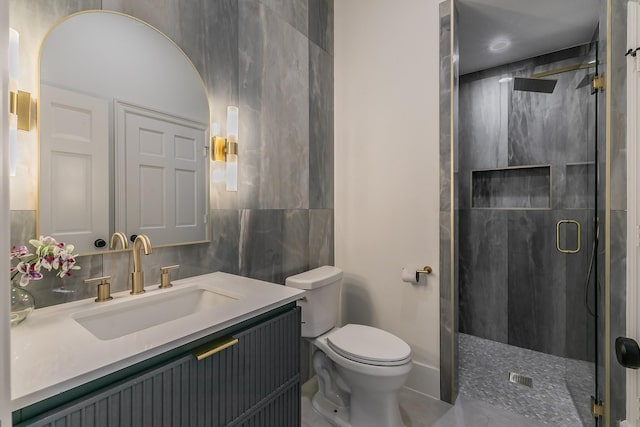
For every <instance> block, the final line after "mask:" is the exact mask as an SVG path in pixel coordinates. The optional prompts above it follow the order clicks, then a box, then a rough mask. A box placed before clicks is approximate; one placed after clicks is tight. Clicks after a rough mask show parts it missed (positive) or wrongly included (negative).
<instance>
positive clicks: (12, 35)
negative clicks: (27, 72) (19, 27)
mask: <svg viewBox="0 0 640 427" xmlns="http://www.w3.org/2000/svg"><path fill="white" fill-rule="evenodd" d="M19 69H20V34H18V32H17V31H16V30H14V29H13V28H9V80H15V82H16V84H17V81H18V76H19Z"/></svg>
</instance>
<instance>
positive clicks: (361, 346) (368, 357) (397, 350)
mask: <svg viewBox="0 0 640 427" xmlns="http://www.w3.org/2000/svg"><path fill="white" fill-rule="evenodd" d="M327 343H328V345H329V347H331V349H332V350H333V351H335V352H336V353H338V354H339V355H341V356H343V357H346V358H347V359H351V360H353V361H356V362H360V363H366V364H369V365H379V366H397V365H402V364H404V363H406V362H408V361H409V360H410V359H411V347H409V344H407V343H406V342H404V341H402V340H401V339H400V338H398V337H396V336H395V335H393V334H391V333H389V332H387V331H383V330H381V329H377V328H372V327H371V326H365V325H346V326H343V327H342V328H340V329H338V330H336V331H335V332H333V333H331V334H329V336H328V337H327Z"/></svg>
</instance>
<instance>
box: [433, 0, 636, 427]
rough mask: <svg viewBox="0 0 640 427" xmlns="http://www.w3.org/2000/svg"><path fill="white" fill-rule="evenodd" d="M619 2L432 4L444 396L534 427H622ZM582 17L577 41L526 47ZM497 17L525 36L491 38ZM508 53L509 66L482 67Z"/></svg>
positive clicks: (451, 0)
mask: <svg viewBox="0 0 640 427" xmlns="http://www.w3.org/2000/svg"><path fill="white" fill-rule="evenodd" d="M571 4H573V6H570V5H571ZM625 4H626V2H615V1H612V0H588V1H580V2H572V0H571V1H569V0H568V1H563V2H547V1H541V2H525V1H524V0H448V1H445V2H443V3H441V9H440V12H441V13H440V30H441V31H440V36H441V39H440V57H441V73H440V159H441V199H440V206H441V208H440V211H441V215H440V219H441V222H440V224H441V236H440V237H441V239H440V250H441V254H442V256H441V263H440V269H441V271H442V277H441V279H440V284H441V285H440V300H441V329H440V331H441V396H442V398H443V399H444V400H447V401H450V402H452V403H453V402H455V400H456V399H458V398H460V397H462V398H464V399H474V400H477V401H481V402H483V403H486V404H490V405H492V406H493V407H495V408H496V409H498V410H503V411H507V412H508V413H510V414H517V415H519V416H521V417H523V418H522V419H523V420H527V422H529V421H530V422H531V423H534V424H531V425H552V426H556V427H560V426H567V427H582V426H598V427H602V426H613V425H617V424H616V423H617V422H618V420H621V419H624V416H625V412H624V411H625V407H624V396H625V382H624V369H622V368H621V367H620V366H618V365H617V364H616V362H615V355H612V350H611V347H612V346H611V343H612V342H613V340H614V339H615V337H616V336H618V335H623V334H624V331H625V329H624V310H625V293H624V289H625V282H624V265H625V262H624V260H625V252H624V251H625V228H624V224H625V221H626V212H625V211H624V205H625V203H626V200H625V198H624V196H620V197H618V196H617V194H618V193H621V194H624V192H623V191H618V190H617V189H622V190H624V186H625V181H624V180H625V172H624V170H623V169H622V168H623V166H622V165H624V163H623V161H624V160H625V159H626V157H625V156H626V153H625V139H624V138H625V131H624V123H625V122H624V117H625V115H624V113H625V110H624V100H625V99H624V96H625V95H624V79H625V75H624V74H623V72H622V71H620V70H624V64H625V58H624V56H623V55H624V52H625V49H624V44H623V43H624V34H625V29H626V23H625V22H626V21H624V17H625V8H626V6H625ZM541 5H542V6H541ZM545 5H546V6H545ZM565 6H566V10H564V11H563V10H562V9H561V8H562V7H565ZM577 6H580V8H576V7H577ZM549 7H558V8H560V9H555V10H556V12H554V13H551V12H549V10H547V9H548V8H549ZM580 16H581V17H583V18H585V19H584V21H583V22H582V24H581V25H582V27H583V35H582V40H581V41H580V42H576V40H575V39H571V40H570V39H569V38H567V39H566V40H564V39H563V37H564V34H569V33H570V32H567V33H562V34H560V32H559V33H557V36H555V37H552V38H551V39H554V40H553V42H554V43H555V44H554V45H553V47H549V48H546V47H545V46H544V45H542V44H541V41H540V40H539V39H538V38H535V36H537V35H539V33H540V32H544V31H549V32H552V31H553V29H552V27H553V26H552V25H550V26H547V24H550V23H553V22H558V23H562V25H563V26H562V27H560V28H568V26H570V25H572V24H575V23H576V21H578V20H579V19H580V18H579V17H580ZM534 20H537V21H536V22H538V25H537V26H533V27H532V26H531V25H530V24H531V22H530V21H534ZM504 22H507V23H508V25H507V27H509V31H511V34H513V35H516V36H518V37H520V36H522V35H523V34H529V35H531V37H534V38H533V39H531V40H529V39H526V38H524V37H520V38H519V39H517V40H516V41H513V40H510V39H509V38H508V37H498V38H489V37H488V36H487V34H489V33H491V36H492V37H493V36H495V35H496V34H497V35H499V33H500V31H499V30H500V25H501V24H502V23H504ZM461 27H464V28H462V29H461ZM469 28H471V31H469ZM486 28H490V29H491V30H492V31H488V32H487V33H485V32H484V29H486ZM465 30H466V38H465ZM509 31H505V33H508V32H509ZM567 37H569V36H568V35H567ZM548 39H549V38H547V40H548ZM465 43H470V44H471V45H472V46H473V48H471V49H470V48H469V45H467V46H466V49H465V45H464V44H465ZM529 44H532V45H536V46H533V47H535V49H529V48H530V47H532V46H529ZM484 45H487V46H486V47H483V46H484ZM509 49H511V51H517V52H518V54H520V56H517V55H516V56H515V57H512V58H510V60H503V61H501V62H499V61H497V60H496V61H494V62H493V63H491V64H490V65H487V66H482V67H480V66H477V64H480V63H483V61H484V62H486V63H487V64H489V63H490V62H491V61H490V59H492V58H490V57H491V56H493V55H495V56H496V57H499V56H500V55H502V53H503V52H506V51H507V50H509ZM536 49H537V53H535V54H530V55H528V56H527V55H526V54H525V52H531V51H534V50H536ZM618 51H619V52H620V55H618ZM465 55H467V56H465ZM470 57H473V60H474V61H476V65H475V68H473V69H471V70H470V69H469V67H465V58H470ZM485 60H486V61H485ZM605 85H606V86H607V87H606V88H604V89H603V86H605ZM594 414H595V416H594ZM523 425H529V424H526V423H525V424H523Z"/></svg>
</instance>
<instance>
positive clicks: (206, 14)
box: [10, 0, 334, 307]
mask: <svg viewBox="0 0 640 427" xmlns="http://www.w3.org/2000/svg"><path fill="white" fill-rule="evenodd" d="M10 8H11V26H12V27H18V28H22V30H21V42H22V43H26V44H29V43H32V44H33V48H32V49H30V50H31V51H35V52H37V51H38V46H39V43H40V41H41V39H42V37H43V35H44V33H45V32H46V31H47V30H48V28H50V27H51V26H52V25H53V24H54V23H56V22H57V21H58V20H59V19H61V18H63V17H64V16H66V15H68V14H70V13H73V12H76V11H79V10H85V9H100V8H103V9H110V10H116V11H120V12H123V13H126V14H129V15H132V16H135V17H137V18H139V19H142V20H144V21H146V22H148V23H149V24H151V25H153V26H155V27H156V28H158V29H159V30H160V31H162V32H163V33H165V34H166V35H168V36H169V37H170V38H171V39H173V40H174V41H175V42H176V43H177V44H178V46H180V47H181V48H182V49H183V50H184V51H185V53H186V54H187V55H188V56H189V58H190V59H191V61H192V62H193V63H194V65H195V66H196V68H197V69H198V71H199V72H200V74H201V76H202V78H203V80H204V82H205V85H206V89H207V92H208V94H209V97H210V102H211V105H212V108H213V115H214V117H225V115H226V106H227V105H239V107H240V135H241V140H240V141H239V142H240V143H239V159H240V160H239V161H240V163H239V168H238V169H239V179H238V182H239V191H238V192H237V193H228V192H226V191H225V190H224V188H223V187H222V186H219V185H213V186H212V189H211V200H210V206H211V215H210V217H211V229H212V230H213V231H212V241H211V243H210V244H200V245H188V246H177V247H172V248H156V249H154V251H153V253H152V254H151V255H149V256H145V257H144V258H143V267H144V271H145V273H146V274H145V281H146V282H147V283H157V282H158V281H159V267H160V266H162V265H169V264H176V263H178V264H180V265H181V268H180V269H179V270H178V271H177V272H175V274H174V277H176V278H182V277H188V276H192V275H195V274H202V273H207V272H212V271H218V270H221V271H226V272H229V273H235V274H241V275H244V276H248V277H253V278H258V279H263V280H267V281H271V282H275V283H284V279H285V278H286V277H287V276H289V275H292V274H296V273H299V272H301V271H304V270H306V269H308V268H311V267H316V266H320V265H324V264H332V263H333V260H334V255H333V1H332V0H214V1H205V0H186V1H185V0H163V1H161V2H140V1H134V0H103V1H102V2H100V1H97V2H96V1H93V2H78V1H74V0H55V1H52V2H41V1H36V0H12V1H11V2H10ZM27 60H29V61H31V62H32V63H33V67H34V70H35V67H36V64H37V58H28V59H27ZM35 216H36V215H35V212H33V211H27V212H25V211H12V212H11V220H12V243H14V244H21V243H25V242H26V241H27V240H28V238H32V237H33V236H35ZM78 262H79V264H80V265H81V266H82V269H81V270H79V271H77V272H74V274H73V276H71V277H69V278H67V279H65V280H64V283H60V281H57V280H54V279H52V278H49V277H48V278H47V279H45V280H42V281H39V282H33V283H32V284H30V285H29V288H28V289H30V290H31V291H32V292H33V293H34V294H35V297H36V304H37V306H38V307H44V306H47V305H52V304H59V303H64V302H68V301H72V300H75V299H81V298H88V297H91V296H93V294H94V292H95V289H93V288H92V287H87V285H84V284H83V283H82V280H83V279H86V278H89V277H95V276H101V275H105V274H109V275H112V276H113V280H112V282H113V284H114V285H113V291H114V292H115V291H120V290H124V289H125V287H126V283H127V282H128V280H127V279H128V275H129V273H130V270H131V260H130V253H127V252H125V253H112V254H106V255H100V256H87V257H80V259H79V260H78ZM62 284H64V289H62V291H66V292H61V289H59V288H60V287H61V285H62ZM52 289H58V291H57V292H52Z"/></svg>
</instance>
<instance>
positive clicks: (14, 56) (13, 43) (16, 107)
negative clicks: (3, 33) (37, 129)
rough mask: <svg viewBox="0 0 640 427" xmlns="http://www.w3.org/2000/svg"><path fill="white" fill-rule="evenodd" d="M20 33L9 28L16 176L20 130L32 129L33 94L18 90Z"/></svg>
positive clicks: (11, 129)
mask: <svg viewBox="0 0 640 427" xmlns="http://www.w3.org/2000/svg"><path fill="white" fill-rule="evenodd" d="M19 58H20V35H19V34H18V32H17V31H16V30H14V29H13V28H10V29H9V113H10V114H9V173H10V175H11V176H16V166H17V163H18V162H17V152H18V130H24V131H30V130H31V94H30V93H29V92H25V91H22V90H18V76H19V69H20V62H19Z"/></svg>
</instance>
